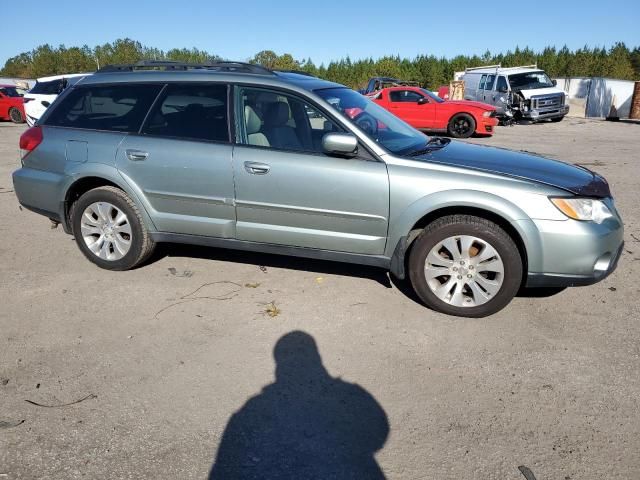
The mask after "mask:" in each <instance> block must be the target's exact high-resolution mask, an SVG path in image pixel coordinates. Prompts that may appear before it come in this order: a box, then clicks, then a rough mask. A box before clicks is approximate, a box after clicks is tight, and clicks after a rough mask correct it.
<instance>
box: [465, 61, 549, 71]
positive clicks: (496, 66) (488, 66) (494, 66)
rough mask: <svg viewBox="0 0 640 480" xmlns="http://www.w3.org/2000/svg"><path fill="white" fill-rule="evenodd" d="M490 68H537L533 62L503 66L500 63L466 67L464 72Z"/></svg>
mask: <svg viewBox="0 0 640 480" xmlns="http://www.w3.org/2000/svg"><path fill="white" fill-rule="evenodd" d="M490 68H495V69H496V70H498V69H499V68H500V69H502V70H515V69H517V68H538V64H537V63H534V64H533V65H521V66H518V67H503V66H502V64H501V63H499V64H497V65H485V66H484V67H467V68H465V69H464V71H465V72H470V71H472V70H488V69H490Z"/></svg>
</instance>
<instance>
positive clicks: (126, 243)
mask: <svg viewBox="0 0 640 480" xmlns="http://www.w3.org/2000/svg"><path fill="white" fill-rule="evenodd" d="M71 222H72V227H73V234H74V237H75V240H76V243H77V244H78V247H79V248H80V250H81V251H82V253H83V254H84V255H85V257H87V258H88V259H89V260H90V261H91V262H93V263H95V264H96V265H98V266H99V267H101V268H105V269H107V270H128V269H131V268H133V267H135V266H137V265H139V264H140V263H142V262H144V260H146V259H147V258H148V257H149V255H150V254H151V252H152V251H153V247H154V242H153V241H152V240H151V238H150V237H149V234H148V232H147V229H146V228H145V226H144V223H143V220H142V216H141V215H140V211H139V210H138V207H137V206H136V205H135V203H134V202H133V200H131V198H129V196H128V195H127V194H126V193H124V192H123V191H122V190H120V189H118V188H115V187H108V186H106V187H99V188H94V189H93V190H89V191H88V192H86V193H85V194H84V195H82V196H81V197H80V198H79V199H78V200H77V201H76V202H75V203H74V204H73V207H72V209H71Z"/></svg>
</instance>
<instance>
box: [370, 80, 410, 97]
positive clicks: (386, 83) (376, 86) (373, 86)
mask: <svg viewBox="0 0 640 480" xmlns="http://www.w3.org/2000/svg"><path fill="white" fill-rule="evenodd" d="M398 86H411V87H418V86H420V85H419V83H418V82H415V81H413V80H400V79H398V78H393V77H372V78H370V79H369V82H368V83H367V86H366V88H363V89H362V90H358V92H359V93H361V94H362V95H368V94H370V93H373V92H377V91H378V90H382V89H383V88H387V87H398Z"/></svg>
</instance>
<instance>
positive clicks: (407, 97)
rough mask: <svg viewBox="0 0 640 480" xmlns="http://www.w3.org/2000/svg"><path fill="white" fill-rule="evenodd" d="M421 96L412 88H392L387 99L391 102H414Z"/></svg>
mask: <svg viewBox="0 0 640 480" xmlns="http://www.w3.org/2000/svg"><path fill="white" fill-rule="evenodd" d="M421 98H423V97H422V95H420V94H419V93H418V92H414V91H413V90H392V91H391V92H389V99H390V100H391V101H392V102H408V103H416V102H417V101H418V100H420V99H421Z"/></svg>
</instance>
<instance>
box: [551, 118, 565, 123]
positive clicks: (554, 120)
mask: <svg viewBox="0 0 640 480" xmlns="http://www.w3.org/2000/svg"><path fill="white" fill-rule="evenodd" d="M563 119H564V116H562V117H555V118H552V119H551V121H552V122H553V123H558V122H561V121H562V120H563Z"/></svg>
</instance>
